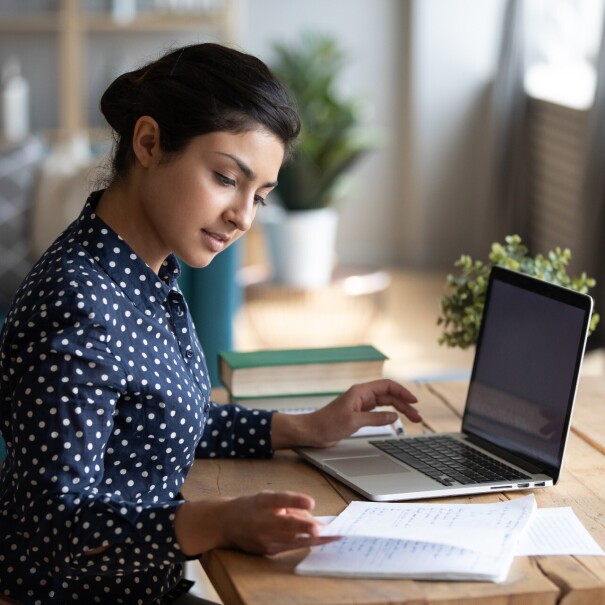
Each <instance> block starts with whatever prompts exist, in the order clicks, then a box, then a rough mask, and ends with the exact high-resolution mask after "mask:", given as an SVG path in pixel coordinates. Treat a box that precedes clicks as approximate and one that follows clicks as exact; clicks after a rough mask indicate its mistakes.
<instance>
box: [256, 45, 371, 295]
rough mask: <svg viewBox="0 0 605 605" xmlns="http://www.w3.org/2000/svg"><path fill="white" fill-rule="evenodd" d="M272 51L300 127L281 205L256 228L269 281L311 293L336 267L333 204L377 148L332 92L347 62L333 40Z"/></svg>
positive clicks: (352, 108)
mask: <svg viewBox="0 0 605 605" xmlns="http://www.w3.org/2000/svg"><path fill="white" fill-rule="evenodd" d="M274 50H275V54H276V60H275V62H274V64H273V65H272V68H273V71H274V72H275V74H276V75H277V77H278V78H280V80H281V81H282V82H283V84H284V85H285V86H286V87H287V88H288V89H289V90H290V92H291V94H292V95H293V96H294V98H295V100H296V102H297V104H298V106H299V110H300V114H301V120H302V128H301V134H300V139H299V141H298V144H297V147H296V149H295V152H294V156H293V158H292V160H291V161H290V162H289V163H288V164H286V165H285V166H284V167H283V168H282V170H281V171H280V174H279V184H278V186H277V189H276V197H277V198H278V200H279V204H278V205H273V206H272V207H269V208H266V209H265V211H263V213H262V215H261V222H262V223H263V225H264V227H265V233H266V234H267V238H268V243H269V253H270V256H271V257H272V263H273V270H274V279H275V280H276V281H279V282H282V283H287V284H290V285H294V286H299V287H303V288H307V287H316V286H321V285H324V284H326V283H328V282H329V280H330V277H331V272H332V268H333V264H334V247H335V240H336V229H337V213H336V209H335V208H334V205H335V202H336V201H337V200H338V199H339V198H341V197H342V195H343V193H344V191H345V185H346V177H347V176H348V173H349V170H350V168H351V167H352V166H353V165H354V164H355V163H356V162H357V161H358V160H359V159H360V158H361V157H362V156H363V154H364V153H366V152H367V151H368V150H369V149H370V148H372V147H373V146H374V145H375V144H374V142H373V141H372V140H370V138H369V136H368V132H367V131H366V130H364V129H362V127H361V104H360V103H359V102H358V101H357V100H355V99H345V98H342V97H341V96H340V95H339V94H338V92H337V90H336V83H337V80H338V77H339V75H340V73H341V71H342V68H343V67H344V65H345V59H346V58H345V53H344V52H343V50H342V49H341V48H340V47H339V45H338V44H337V42H336V41H335V40H334V39H332V38H331V37H330V36H327V35H322V34H316V33H306V34H303V36H302V39H301V40H300V41H299V42H298V43H297V44H294V45H287V44H283V43H276V44H275V45H274ZM276 206H277V207H276ZM266 211H268V212H266ZM305 263H308V265H307V264H305Z"/></svg>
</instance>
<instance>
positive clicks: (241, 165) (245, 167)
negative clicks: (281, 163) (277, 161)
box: [217, 151, 277, 188]
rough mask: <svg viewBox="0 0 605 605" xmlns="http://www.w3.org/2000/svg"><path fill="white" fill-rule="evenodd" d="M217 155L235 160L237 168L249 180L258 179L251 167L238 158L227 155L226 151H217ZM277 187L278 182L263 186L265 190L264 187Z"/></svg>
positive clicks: (270, 182)
mask: <svg viewBox="0 0 605 605" xmlns="http://www.w3.org/2000/svg"><path fill="white" fill-rule="evenodd" d="M217 153H218V154H219V155H224V156H225V157H228V158H229V159H231V160H233V161H234V162H235V163H236V164H237V167H238V168H239V169H240V170H241V171H242V172H243V174H244V176H245V177H246V178H247V179H248V180H250V181H253V180H254V179H255V178H256V175H255V174H254V171H253V170H252V168H250V166H248V164H246V163H245V162H243V161H242V160H241V159H240V158H238V157H237V156H235V155H232V154H230V153H227V152H225V151H217ZM276 185H277V181H269V182H268V183H265V184H264V185H263V188H264V187H275V186H276Z"/></svg>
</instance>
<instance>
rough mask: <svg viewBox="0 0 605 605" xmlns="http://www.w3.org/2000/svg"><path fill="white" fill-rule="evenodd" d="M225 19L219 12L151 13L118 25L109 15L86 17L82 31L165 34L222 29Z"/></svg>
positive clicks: (142, 14)
mask: <svg viewBox="0 0 605 605" xmlns="http://www.w3.org/2000/svg"><path fill="white" fill-rule="evenodd" d="M225 25H226V24H225V17H224V14H223V13H222V12H221V11H214V12H207V13H206V12H205V13H181V14H173V13H153V14H145V13H140V14H138V15H137V16H136V17H135V18H134V19H132V21H127V22H125V23H120V22H119V21H116V20H115V19H113V17H111V15H96V16H88V17H87V18H86V19H85V20H84V21H83V24H82V29H84V30H87V31H89V32H104V33H110V32H115V33H125V32H167V31H192V30H193V31H195V30H199V29H210V28H214V29H224V28H225Z"/></svg>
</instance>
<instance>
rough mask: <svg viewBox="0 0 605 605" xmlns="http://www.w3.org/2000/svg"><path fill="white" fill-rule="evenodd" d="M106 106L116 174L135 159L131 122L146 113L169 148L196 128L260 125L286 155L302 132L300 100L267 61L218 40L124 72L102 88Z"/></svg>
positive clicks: (179, 147) (179, 145) (180, 146)
mask: <svg viewBox="0 0 605 605" xmlns="http://www.w3.org/2000/svg"><path fill="white" fill-rule="evenodd" d="M101 112H102V113H103V115H104V116H105V119H106V120H107V122H108V123H109V125H110V126H111V127H112V129H113V131H114V137H115V146H114V151H113V158H112V170H113V177H114V178H115V177H117V176H120V175H122V174H124V173H125V172H126V171H127V170H128V168H129V167H130V164H131V162H132V161H133V159H134V156H133V152H132V136H133V133H134V126H135V123H136V121H137V120H138V119H139V118H140V117H141V116H144V115H148V116H150V117H152V118H153V119H154V120H155V121H156V122H157V123H158V124H159V126H160V133H161V136H160V144H161V148H162V151H164V152H166V153H168V154H172V153H178V152H180V151H183V150H184V149H185V147H186V146H187V144H188V143H189V141H190V140H191V139H192V138H193V137H196V136H198V135H202V134H208V133H211V132H218V131H224V132H233V133H238V132H245V131H247V130H253V129H255V128H258V127H259V126H262V127H264V128H266V129H267V130H268V131H269V132H271V133H272V134H274V135H275V136H277V137H278V138H279V139H280V140H281V141H282V142H283V144H284V147H285V155H286V158H289V157H290V156H291V154H292V148H293V145H294V141H295V139H296V137H297V136H298V133H299V131H300V117H299V115H298V109H297V107H296V104H295V102H294V101H293V99H292V97H291V96H290V95H289V94H288V92H287V91H286V89H285V88H284V87H283V86H282V84H281V83H280V82H279V81H278V80H277V79H276V77H275V76H274V75H273V74H272V73H271V71H270V70H269V68H268V67H267V66H266V65H265V64H264V63H263V62H262V61H261V60H260V59H257V58H256V57H253V56H252V55H248V54H245V53H243V52H240V51H237V50H234V49H231V48H228V47H226V46H222V45H220V44H213V43H205V44H193V45H191V46H184V47H181V48H178V49H176V50H173V51H171V52H168V53H167V54H165V55H164V56H162V57H160V58H159V59H157V60H156V61H153V62H151V63H149V64H147V65H145V66H143V67H141V68H140V69H136V70H134V71H131V72H127V73H125V74H122V75H121V76H119V77H118V78H116V80H114V81H113V82H112V83H111V84H110V85H109V87H108V88H107V90H106V91H105V92H104V93H103V96H102V97H101Z"/></svg>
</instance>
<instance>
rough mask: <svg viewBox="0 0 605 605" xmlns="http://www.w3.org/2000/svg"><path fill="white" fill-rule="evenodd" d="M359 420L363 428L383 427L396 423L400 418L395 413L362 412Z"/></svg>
mask: <svg viewBox="0 0 605 605" xmlns="http://www.w3.org/2000/svg"><path fill="white" fill-rule="evenodd" d="M359 418H360V419H361V420H362V423H363V424H361V426H383V425H385V424H392V423H393V422H396V421H397V418H398V416H397V414H396V413H395V412H362V413H361V414H359Z"/></svg>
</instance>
